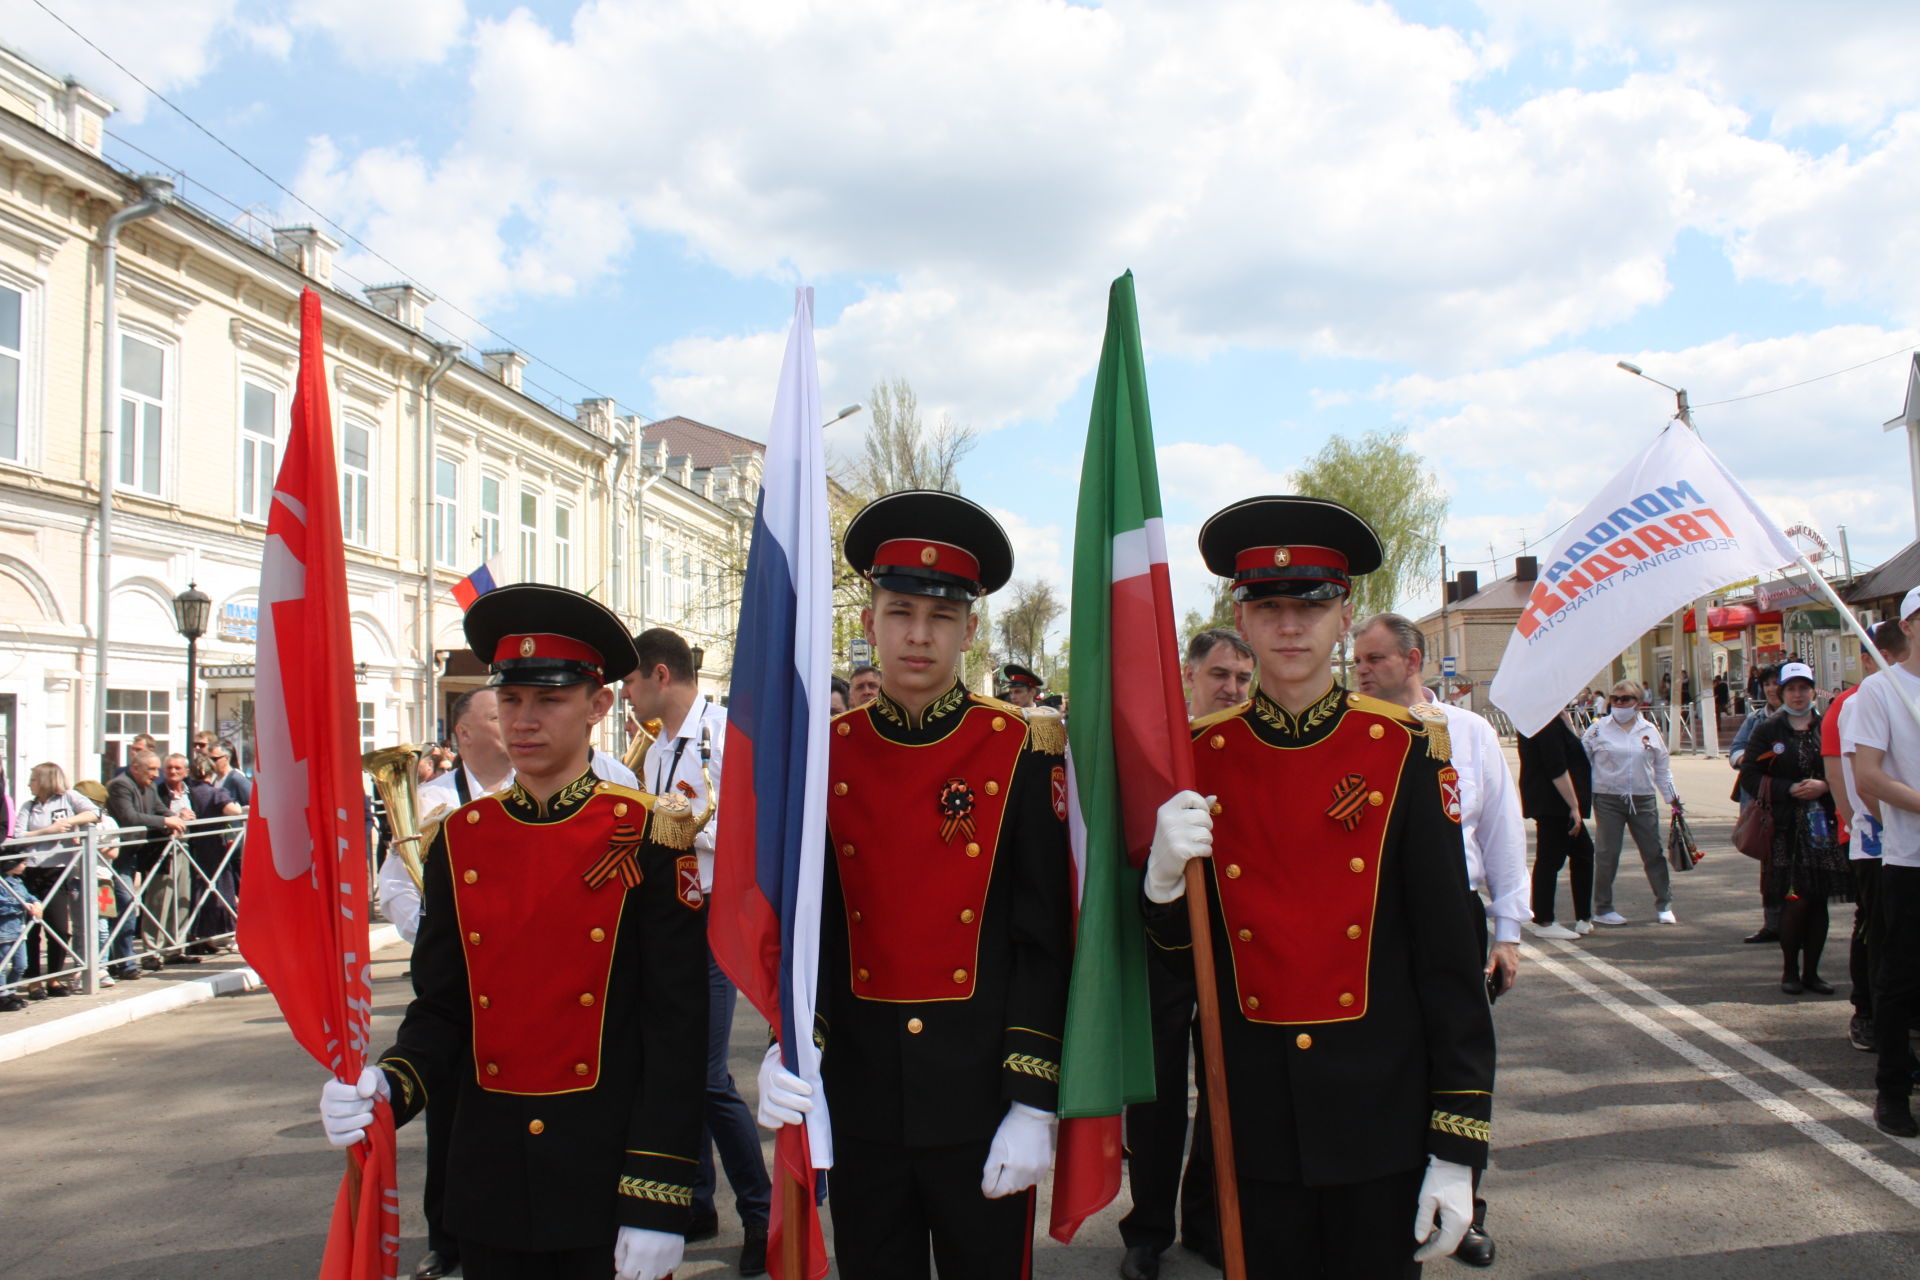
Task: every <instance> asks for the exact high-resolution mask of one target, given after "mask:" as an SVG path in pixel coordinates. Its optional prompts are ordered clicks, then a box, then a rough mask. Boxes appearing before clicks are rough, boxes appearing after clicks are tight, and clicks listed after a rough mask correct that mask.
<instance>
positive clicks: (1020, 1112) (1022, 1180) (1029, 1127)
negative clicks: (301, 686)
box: [980, 1102, 1053, 1200]
mask: <svg viewBox="0 0 1920 1280" xmlns="http://www.w3.org/2000/svg"><path fill="white" fill-rule="evenodd" d="M1051 1168H1053V1114H1052V1113H1051V1112H1047V1111H1039V1110H1036V1109H1035V1108H1033V1107H1029V1106H1028V1105H1026V1104H1025V1103H1024V1102H1014V1103H1010V1104H1008V1106H1007V1114H1006V1115H1005V1116H1004V1117H1002V1118H1001V1120H1000V1127H999V1128H998V1129H996V1130H994V1133H993V1145H991V1146H989V1147H988V1148H987V1163H986V1167H985V1168H984V1169H982V1170H981V1171H980V1193H981V1194H982V1195H984V1196H986V1197H987V1198H988V1199H989V1200H994V1199H998V1198H999V1197H1001V1196H1010V1195H1012V1194H1014V1193H1015V1192H1017V1191H1025V1190H1026V1189H1027V1188H1028V1187H1031V1186H1032V1185H1033V1184H1034V1183H1036V1182H1038V1181H1040V1179H1041V1178H1042V1177H1044V1176H1045V1175H1046V1172H1047V1170H1049V1169H1051Z"/></svg>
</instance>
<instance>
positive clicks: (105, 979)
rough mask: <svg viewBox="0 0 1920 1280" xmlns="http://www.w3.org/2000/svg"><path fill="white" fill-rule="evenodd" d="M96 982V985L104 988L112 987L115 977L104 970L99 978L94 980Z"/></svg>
mask: <svg viewBox="0 0 1920 1280" xmlns="http://www.w3.org/2000/svg"><path fill="white" fill-rule="evenodd" d="M94 982H95V984H96V985H99V986H102V987H110V986H112V985H113V975H112V974H110V973H108V972H107V971H106V970H104V969H103V970H101V971H100V974H99V976H98V977H96V978H95V979H94Z"/></svg>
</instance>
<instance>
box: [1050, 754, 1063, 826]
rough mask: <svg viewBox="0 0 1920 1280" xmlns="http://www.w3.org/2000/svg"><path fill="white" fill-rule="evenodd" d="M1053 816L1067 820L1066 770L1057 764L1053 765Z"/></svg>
mask: <svg viewBox="0 0 1920 1280" xmlns="http://www.w3.org/2000/svg"><path fill="white" fill-rule="evenodd" d="M1052 791H1053V816H1054V817H1056V818H1058V819H1060V821H1062V822H1065V821H1066V820H1067V771H1066V770H1065V769H1064V768H1062V767H1061V766H1059V765H1055V766H1054V767H1053V786H1052Z"/></svg>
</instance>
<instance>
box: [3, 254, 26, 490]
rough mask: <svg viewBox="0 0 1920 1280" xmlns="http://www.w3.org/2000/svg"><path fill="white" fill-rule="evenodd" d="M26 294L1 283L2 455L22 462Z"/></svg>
mask: <svg viewBox="0 0 1920 1280" xmlns="http://www.w3.org/2000/svg"><path fill="white" fill-rule="evenodd" d="M26 356H27V295H26V294H24V293H22V292H20V290H18V289H13V288H9V287H8V286H6V285H4V284H0V458H4V459H6V460H7V461H9V462H18V461H21V458H22V455H23V454H24V453H25V451H26V441H25V440H24V439H23V438H22V435H21V433H22V430H23V423H22V421H21V419H22V418H24V417H25V416H26V414H25V403H26V402H25V399H24V394H25V393H24V391H23V389H22V388H23V380H24V377H25V373H26Z"/></svg>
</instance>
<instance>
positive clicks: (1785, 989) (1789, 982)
mask: <svg viewBox="0 0 1920 1280" xmlns="http://www.w3.org/2000/svg"><path fill="white" fill-rule="evenodd" d="M1780 990H1781V992H1782V994H1785V995H1790V996H1797V995H1800V994H1801V993H1803V992H1804V991H1806V987H1804V986H1802V985H1801V982H1800V979H1799V978H1798V977H1796V976H1795V975H1793V974H1791V973H1789V974H1785V975H1783V976H1782V977H1781V979H1780Z"/></svg>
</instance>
